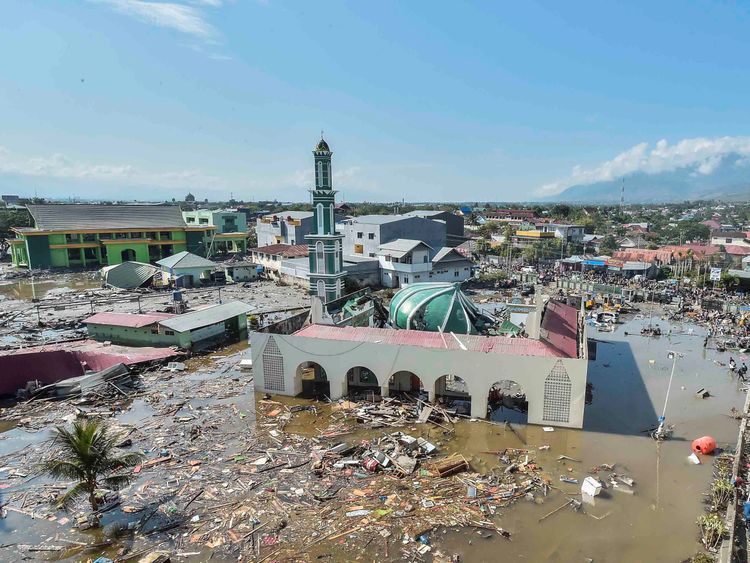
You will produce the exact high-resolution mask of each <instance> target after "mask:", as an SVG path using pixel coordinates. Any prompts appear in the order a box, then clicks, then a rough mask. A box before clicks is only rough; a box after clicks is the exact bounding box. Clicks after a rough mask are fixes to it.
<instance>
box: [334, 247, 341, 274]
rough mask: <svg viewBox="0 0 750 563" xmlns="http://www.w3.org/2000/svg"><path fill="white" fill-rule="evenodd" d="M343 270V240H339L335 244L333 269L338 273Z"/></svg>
mask: <svg viewBox="0 0 750 563" xmlns="http://www.w3.org/2000/svg"><path fill="white" fill-rule="evenodd" d="M340 270H341V241H340V240H337V241H336V242H335V243H334V245H333V271H334V273H336V274H338V273H339V271H340Z"/></svg>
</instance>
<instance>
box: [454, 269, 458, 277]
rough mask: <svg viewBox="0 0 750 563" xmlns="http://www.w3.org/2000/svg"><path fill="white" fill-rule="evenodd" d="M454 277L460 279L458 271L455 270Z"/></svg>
mask: <svg viewBox="0 0 750 563" xmlns="http://www.w3.org/2000/svg"><path fill="white" fill-rule="evenodd" d="M453 277H454V278H457V277H458V270H453Z"/></svg>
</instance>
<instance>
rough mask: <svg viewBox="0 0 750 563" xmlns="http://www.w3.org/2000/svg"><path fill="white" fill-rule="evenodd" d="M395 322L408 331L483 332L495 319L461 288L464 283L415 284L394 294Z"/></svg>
mask: <svg viewBox="0 0 750 563" xmlns="http://www.w3.org/2000/svg"><path fill="white" fill-rule="evenodd" d="M390 320H391V325H393V326H394V327H396V328H401V329H405V330H426V331H430V332H440V331H442V332H455V333H456V334H481V333H484V332H487V331H488V330H489V329H491V328H492V327H493V326H494V325H495V322H494V320H493V319H491V318H490V317H488V316H487V315H485V314H483V313H482V312H481V311H480V310H479V309H478V308H477V306H476V305H474V303H473V302H472V301H471V300H470V299H469V298H468V297H467V296H466V295H465V294H464V293H463V292H462V291H461V284H460V283H450V282H437V283H414V284H411V285H409V286H408V287H405V288H404V289H402V290H400V291H399V292H398V293H396V295H394V296H393V299H392V300H391V305H390Z"/></svg>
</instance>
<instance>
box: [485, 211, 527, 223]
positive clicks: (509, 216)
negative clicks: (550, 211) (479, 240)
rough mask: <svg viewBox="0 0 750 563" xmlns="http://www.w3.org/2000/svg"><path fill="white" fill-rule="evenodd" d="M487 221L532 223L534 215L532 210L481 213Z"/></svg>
mask: <svg viewBox="0 0 750 563" xmlns="http://www.w3.org/2000/svg"><path fill="white" fill-rule="evenodd" d="M482 215H483V216H484V218H485V219H487V220H488V221H510V222H516V221H530V222H531V221H534V220H535V219H536V214H535V213H534V210H533V209H495V210H494V211H485V212H483V213H482Z"/></svg>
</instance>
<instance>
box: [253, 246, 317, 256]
mask: <svg viewBox="0 0 750 563" xmlns="http://www.w3.org/2000/svg"><path fill="white" fill-rule="evenodd" d="M250 251H251V252H260V253H263V254H273V255H278V256H284V257H285V258H294V257H299V256H307V252H308V249H307V245H306V244H269V245H268V246H261V247H259V248H251V249H250Z"/></svg>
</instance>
